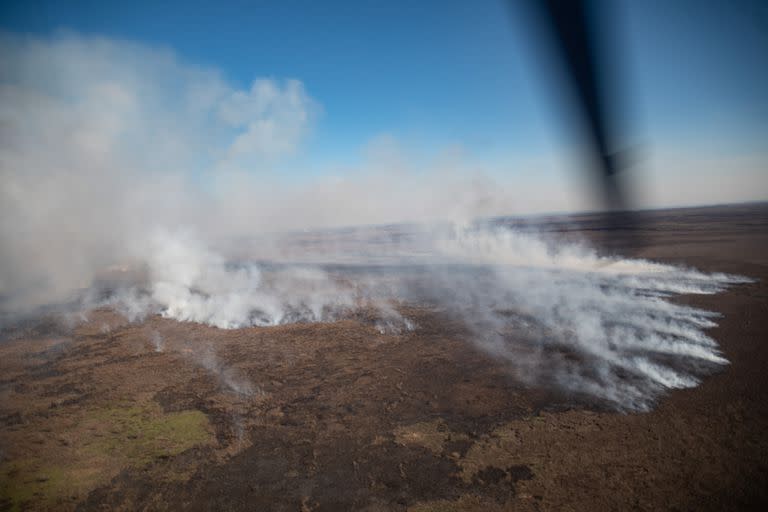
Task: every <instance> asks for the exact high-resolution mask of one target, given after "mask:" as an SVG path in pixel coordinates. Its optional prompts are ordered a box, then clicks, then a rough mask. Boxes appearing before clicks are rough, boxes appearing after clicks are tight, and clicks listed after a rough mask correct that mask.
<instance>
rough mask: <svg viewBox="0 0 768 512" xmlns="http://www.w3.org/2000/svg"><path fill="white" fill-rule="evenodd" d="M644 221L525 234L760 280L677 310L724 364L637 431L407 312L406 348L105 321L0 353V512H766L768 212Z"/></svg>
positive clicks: (413, 308) (324, 328)
mask: <svg viewBox="0 0 768 512" xmlns="http://www.w3.org/2000/svg"><path fill="white" fill-rule="evenodd" d="M635 221H636V222H635V223H633V224H631V225H630V224H628V225H626V226H625V227H624V228H622V225H621V224H620V223H613V222H612V223H609V222H607V221H606V220H605V218H604V217H601V216H599V215H583V216H578V217H572V218H567V219H566V218H547V219H537V220H536V221H535V226H532V225H531V222H528V223H521V222H519V221H518V222H517V224H518V227H520V228H521V229H527V228H532V227H535V229H536V230H537V231H540V232H544V233H547V234H548V235H551V236H557V237H564V238H573V237H578V238H586V239H589V240H590V241H591V242H592V243H593V244H594V245H595V246H597V247H598V248H599V249H600V250H601V252H604V253H608V254H612V253H616V254H622V255H628V256H630V257H632V258H643V259H648V260H652V261H659V262H663V263H669V264H673V265H682V266H686V267H695V268H696V269H699V270H702V271H706V272H725V273H730V274H735V275H742V276H746V277H749V278H751V279H754V280H755V281H754V282H750V283H743V284H738V285H736V286H732V287H729V288H728V289H727V290H725V291H723V292H721V293H717V294H713V295H679V296H676V297H675V298H674V302H675V303H677V304H681V305H688V306H693V307H696V308H701V309H703V310H708V311H713V312H717V313H719V314H721V315H722V316H721V317H719V318H717V323H718V325H717V326H715V327H711V328H709V329H708V330H707V334H708V335H709V336H711V337H712V338H713V339H714V340H716V341H717V343H718V344H719V347H720V350H721V351H722V355H723V356H724V357H725V358H726V359H727V360H728V361H729V363H730V364H728V365H724V366H722V367H719V368H718V369H717V371H715V372H714V373H711V372H710V373H711V374H708V375H706V376H705V377H703V379H702V382H701V384H700V385H698V386H697V387H693V388H691V389H679V390H671V391H669V392H666V393H663V394H662V395H660V396H659V397H658V399H657V400H656V401H655V402H654V405H655V407H654V408H653V409H652V410H650V411H649V412H628V411H626V410H625V411H617V410H616V408H615V407H611V406H610V405H609V404H606V403H605V402H604V401H601V400H596V399H593V398H591V397H590V396H589V395H584V394H580V393H574V392H572V391H568V390H565V389H563V388H562V387H560V386H555V385H548V381H547V379H546V378H541V379H539V380H537V382H536V383H531V381H530V380H527V379H521V378H519V377H520V375H519V372H520V371H521V367H520V366H519V365H514V364H511V363H510V361H508V360H505V359H503V358H498V357H493V356H492V355H491V354H490V353H489V352H488V351H487V350H481V349H480V348H479V347H478V345H477V344H476V343H471V342H469V341H468V339H469V338H470V337H471V336H472V335H473V334H472V333H471V332H469V329H468V327H467V325H466V324H465V323H462V322H459V321H457V320H456V317H455V315H452V314H450V312H449V311H446V310H444V309H441V308H438V307H433V305H432V304H428V303H423V304H420V303H418V301H415V302H414V301H410V302H407V303H403V304H401V305H400V306H399V310H400V311H399V313H400V314H401V315H402V316H403V317H405V318H407V319H408V320H409V322H412V323H413V325H414V326H415V327H414V328H413V329H412V330H407V329H405V330H396V331H382V330H381V329H378V328H377V313H376V312H375V311H369V310H366V309H365V308H362V309H359V310H356V311H355V312H353V313H351V314H348V315H345V316H342V317H340V318H339V319H337V320H335V321H330V322H323V323H294V324H286V325H277V326H269V327H247V328H239V329H219V328H215V327H211V326H208V325H203V324H200V323H194V322H179V321H177V320H173V319H170V318H163V317H161V316H159V315H151V316H149V317H147V318H145V319H144V320H141V321H134V322H129V321H128V320H127V319H126V318H125V317H124V316H122V315H120V314H119V313H118V312H116V311H114V310H112V309H110V308H99V309H96V310H93V311H90V312H89V313H88V314H87V315H86V316H84V317H83V318H82V319H80V320H78V321H76V322H70V323H66V322H63V321H62V320H61V319H59V318H57V317H54V316H49V317H46V318H43V319H38V320H28V321H27V322H26V323H24V324H22V325H19V326H16V327H14V328H7V329H6V330H5V331H4V333H3V336H4V341H2V343H0V370H1V371H0V450H1V451H0V510H277V511H283V510H284V511H302V512H305V511H334V510H368V511H378V510H412V511H440V510H447V511H461V510H478V511H494V510H636V509H639V510H746V509H755V510H762V509H764V507H765V506H766V504H767V503H768V491H767V489H768V436H767V435H766V432H768V373H767V372H766V368H768V345H766V342H765V340H767V339H768V288H767V287H766V286H767V285H766V283H767V282H768V205H765V204H758V205H743V206H729V207H712V208H697V209H680V210H663V211H654V212H644V213H642V214H640V215H639V216H638V217H637V218H636V219H635ZM499 222H502V223H504V222H511V221H499ZM340 269H341V270H340ZM333 271H334V272H337V273H341V274H343V273H344V271H343V267H339V268H335V269H333ZM410 272H413V273H416V274H418V268H415V269H411V270H410ZM507 335H508V337H510V338H511V339H513V340H515V339H518V340H520V341H521V343H522V342H524V341H525V339H526V338H527V337H535V336H546V335H547V332H545V331H541V332H538V331H537V332H534V333H533V334H532V333H531V332H522V331H521V332H516V331H512V332H510V333H507ZM548 350H554V351H566V348H564V347H563V346H555V348H549V349H548ZM547 357H548V356H546V355H545V356H544V359H538V360H545V361H546V360H549V359H547ZM559 357H561V358H562V359H578V358H579V357H583V356H582V355H579V354H576V355H572V354H568V353H565V354H560V356H559Z"/></svg>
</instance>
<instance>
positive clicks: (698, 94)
mask: <svg viewBox="0 0 768 512" xmlns="http://www.w3.org/2000/svg"><path fill="white" fill-rule="evenodd" d="M617 4H618V8H617V14H618V15H619V18H618V19H619V22H620V27H621V28H622V32H621V41H623V42H624V43H625V44H626V46H625V51H624V52H623V53H622V55H623V57H624V61H623V62H622V67H623V68H622V71H623V72H624V73H625V75H624V82H623V83H624V84H625V85H627V88H626V89H625V92H627V93H628V94H627V95H626V97H625V98H623V101H624V103H625V104H626V106H627V108H626V111H625V121H626V126H625V128H626V135H627V141H628V143H629V144H641V145H643V144H644V145H652V146H655V147H661V148H662V149H664V150H667V149H670V150H674V151H682V152H688V153H690V154H699V153H701V152H702V151H705V152H710V153H717V154H723V155H728V154H733V153H735V154H739V155H745V154H749V155H758V157H760V155H764V154H765V153H766V151H765V149H764V147H765V142H766V141H768V137H767V136H768V9H766V7H765V5H768V4H765V3H762V2H724V1H713V2H697V1H683V0H678V1H671V2H665V1H661V0H647V1H642V2H629V1H619V2H617ZM0 12H1V15H0V28H2V29H3V30H5V31H9V32H14V33H22V34H33V35H39V36H48V35H50V34H53V33H55V32H56V31H60V30H71V31H74V32H77V33H79V34H84V35H100V36H106V37H110V38H117V39H127V40H131V41H138V42H142V43H144V44H148V45H152V46H161V47H166V48H170V49H172V50H173V51H174V52H176V53H177V54H178V55H179V57H180V58H182V59H184V60H185V61H189V62H192V63H195V64H197V65H200V66H204V67H212V68H217V69H219V70H221V72H222V73H223V75H224V76H226V77H227V78H228V79H229V80H231V81H233V82H234V83H235V84H237V85H239V86H240V87H243V88H246V87H247V86H248V84H249V83H250V82H251V81H252V80H253V79H254V78H256V77H276V78H296V79H298V80H301V81H302V82H303V84H304V86H305V87H306V89H307V91H308V93H309V94H310V95H311V96H312V97H313V98H314V99H316V100H317V101H318V102H319V104H320V105H321V106H322V114H321V115H320V117H319V119H318V121H317V122H316V125H315V126H314V129H313V131H312V136H311V138H310V140H309V141H308V143H307V144H306V145H305V148H304V151H303V156H302V158H303V159H304V161H305V162H308V163H309V164H314V165H319V163H320V162H322V163H342V164H343V163H351V162H354V161H355V159H357V158H359V156H360V152H361V148H364V147H365V146H366V144H368V143H369V141H371V140H372V139H375V138H376V137H377V136H380V135H382V134H386V135H391V136H393V137H395V138H396V139H397V140H398V141H399V142H400V143H401V144H403V145H405V146H407V147H408V149H409V150H412V151H414V152H416V153H419V152H427V153H428V152H430V151H440V150H441V149H443V148H446V147H452V146H460V147H461V148H462V149H463V150H464V151H466V152H468V153H469V154H471V155H473V157H474V158H476V159H477V160H479V161H494V162H503V161H505V160H506V159H509V160H512V159H520V158H522V159H526V158H530V159H536V158H539V157H541V155H546V154H550V153H553V152H558V151H560V150H562V148H564V147H567V146H568V140H569V139H568V131H567V130H566V129H563V123H562V117H561V116H560V115H559V111H558V109H557V107H556V105H557V104H558V103H557V99H556V96H555V95H554V94H553V92H554V90H555V89H554V88H553V87H552V86H551V84H552V82H553V81H554V80H556V77H554V76H553V75H552V74H551V73H548V72H547V69H546V68H545V67H543V66H541V64H540V59H541V53H540V51H539V49H537V48H536V43H535V40H534V39H532V37H531V36H532V32H531V31H530V27H529V26H528V25H529V24H528V21H527V19H526V18H525V17H523V16H522V12H521V10H520V9H518V8H510V7H509V5H508V4H506V3H503V2H496V1H490V0H489V1H477V2H466V1H445V0H443V1H434V2H433V1H422V2H408V1H402V2H401V1H394V0H390V1H354V2H352V1H349V2H338V1H337V2H333V1H325V2H312V1H290V0H284V1H276V2H245V1H232V2H225V1H220V2H203V1H197V0H186V1H166V2H156V1H154V2H145V1H132V2H106V1H68V2H56V1H50V2H49V1H36V0H28V1H24V2H7V1H6V2H4V3H3V6H2V11H0ZM679 172H683V173H684V172H694V171H693V170H691V169H687V170H680V171H679ZM729 172H733V173H736V177H737V178H738V172H740V171H739V170H738V169H731V170H730V171H729ZM751 172H754V171H751Z"/></svg>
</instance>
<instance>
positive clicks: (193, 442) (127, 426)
mask: <svg viewBox="0 0 768 512" xmlns="http://www.w3.org/2000/svg"><path fill="white" fill-rule="evenodd" d="M59 436H60V438H63V439H66V440H67V442H66V443H58V444H54V443H49V444H47V445H46V447H45V449H44V450H41V451H42V452H43V453H40V454H35V455H34V456H30V457H29V458H27V459H21V460H18V459H17V460H11V461H8V462H5V463H3V464H2V465H0V509H2V510H11V511H17V510H22V509H25V508H27V507H26V506H27V505H29V506H30V507H31V508H59V507H60V506H62V505H65V504H67V505H69V507H65V508H71V507H72V505H73V504H74V503H75V502H76V501H78V500H79V499H81V498H82V497H84V496H85V495H87V493H88V492H90V491H91V490H93V489H94V488H96V487H98V486H99V485H103V484H106V483H107V482H109V481H110V480H111V479H112V478H114V477H115V476H116V475H117V474H119V473H120V472H121V471H123V470H125V469H129V468H141V467H144V466H147V465H149V464H150V463H152V462H155V461H163V460H164V459H168V458H170V457H173V456H174V455H178V454H180V453H182V452H184V451H186V450H188V449H190V448H192V447H194V446H198V445H202V444H207V443H211V442H212V435H211V429H210V425H209V422H208V418H207V417H206V416H205V414H203V413H202V412H200V411H197V410H188V411H181V412H174V413H168V414H166V413H163V412H162V410H161V409H160V407H159V406H158V405H157V404H155V403H154V402H152V403H140V404H137V403H130V404H125V405H122V404H117V405H110V406H107V407H101V408H97V409H91V410H89V411H86V412H85V414H84V415H83V417H82V419H81V421H80V422H79V423H78V424H77V425H76V426H74V427H72V428H70V429H68V430H67V431H66V432H60V433H59ZM169 469H171V468H169V467H168V465H167V464H166V465H164V467H163V471H162V475H158V476H162V477H163V478H174V476H175V475H174V474H173V471H170V472H169ZM187 469H189V468H187Z"/></svg>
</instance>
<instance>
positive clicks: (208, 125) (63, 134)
mask: <svg viewBox="0 0 768 512" xmlns="http://www.w3.org/2000/svg"><path fill="white" fill-rule="evenodd" d="M0 53H1V54H2V55H3V60H2V62H1V63H0V129H1V130H2V136H1V137H0V312H3V313H5V314H15V313H23V312H27V311H30V310H33V309H34V308H35V307H38V306H40V305H44V304H51V303H60V302H66V301H68V300H71V299H72V298H74V297H78V296H79V295H78V294H82V293H83V290H86V289H89V290H91V292H90V294H89V295H87V297H88V299H89V300H90V301H91V302H90V303H91V304H101V303H104V302H107V303H109V304H112V305H113V306H115V307H116V308H117V309H119V310H120V311H122V312H124V313H125V314H126V316H128V317H129V318H132V319H140V318H142V317H143V316H145V315H147V314H153V313H158V314H162V315H163V316H166V317H168V318H173V319H177V320H180V321H191V322H201V323H205V324H209V325H212V326H216V327H219V328H227V329H228V328H241V327H249V326H271V325H278V324H284V323H291V322H320V321H332V320H334V319H337V318H340V317H343V316H345V315H349V314H354V312H355V311H356V310H358V309H360V308H366V309H369V310H372V311H374V312H375V315H374V316H375V319H376V320H375V321H376V327H378V328H379V329H380V330H381V331H382V332H408V331H410V330H413V329H416V332H418V326H417V325H416V326H414V325H413V324H412V322H411V320H409V319H408V318H404V317H403V316H401V315H400V313H399V312H398V311H399V310H400V309H399V307H400V306H401V305H402V304H406V303H413V304H417V305H419V306H426V307H436V308H440V309H442V310H445V311H448V312H450V314H451V315H452V316H453V317H454V318H456V319H458V320H461V321H462V322H463V324H464V325H466V327H467V332H468V333H469V335H468V336H469V338H470V339H471V340H472V341H473V342H475V343H477V345H478V346H479V347H481V348H483V349H484V350H487V351H489V352H490V353H492V354H495V355H497V356H499V357H501V358H503V359H504V360H505V361H506V362H507V363H508V364H509V365H510V367H511V369H512V370H513V371H514V372H515V374H516V375H517V376H518V377H519V378H521V379H523V380H525V381H528V382H531V383H543V384H546V385H556V386H559V387H561V388H563V389H566V390H569V391H573V392H574V393H577V394H584V395H586V396H591V397H598V398H600V399H601V400H604V401H606V402H608V403H610V404H613V405H614V406H616V407H618V408H622V409H627V410H643V409H647V408H648V407H650V406H651V405H652V403H653V401H654V399H655V398H656V397H657V396H658V395H659V394H660V393H661V392H663V391H664V390H666V389H671V388H680V387H690V386H694V385H696V383H697V382H698V379H699V378H700V377H701V376H702V375H705V374H706V373H708V372H711V371H712V370H714V369H716V368H717V367H719V366H721V365H723V364H725V363H726V361H725V359H724V358H723V356H722V355H721V354H720V353H719V351H718V349H717V345H716V343H715V341H714V340H712V339H711V338H710V337H708V336H707V335H706V333H705V330H706V329H707V328H710V327H712V326H714V325H715V323H714V319H715V316H716V315H714V314H712V313H708V312H705V311H700V310H697V309H694V308H690V307H685V306H681V305H678V304H675V303H674V302H672V301H671V300H670V299H671V297H672V295H674V294H682V293H694V294H695V293H716V292H718V291H721V290H722V289H723V288H725V287H726V286H728V285H731V284H736V283H738V282H741V280H740V278H736V277H733V276H727V275H723V274H714V275H709V274H702V273H699V272H696V271H693V270H687V269H680V268H675V267H671V266H668V265H661V264H656V263H652V262H647V261H641V260H625V259H619V258H605V257H599V256H598V255H596V253H595V252H594V251H590V250H588V249H585V248H584V247H581V246H577V245H571V244H563V243H556V242H552V241H547V240H544V239H542V238H540V237H538V236H535V235H532V234H530V233H525V232H520V231H515V230H511V229H508V228H504V227H499V226H492V225H455V226H445V225H438V226H435V225H430V226H427V225H426V224H422V225H421V226H420V227H414V226H411V227H408V228H406V227H389V228H380V229H374V228H365V229H362V228H361V229H357V230H344V231H326V232H318V231H312V230H310V229H308V228H316V227H319V226H329V225H353V224H358V225H359V224H366V223H372V222H392V221H400V220H406V219H411V220H414V221H426V220H434V219H436V218H440V217H450V218H459V219H468V218H474V217H478V216H482V215H488V214H491V213H502V212H503V208H508V206H509V205H510V204H513V201H512V199H511V198H512V197H514V196H513V195H510V194H509V193H508V192H509V191H508V190H505V189H504V188H503V187H498V186H494V185H493V184H492V183H491V182H490V181H488V180H487V179H486V178H483V177H482V176H481V175H478V174H476V173H474V174H473V173H469V174H468V173H467V172H466V169H462V165H461V164H460V163H458V164H457V163H456V160H460V159H458V158H457V159H454V161H452V162H450V163H449V164H447V165H445V166H442V165H439V166H438V168H437V170H427V171H422V172H419V173H413V174H412V173H408V172H406V171H408V170H409V166H408V165H404V164H403V163H402V162H390V161H389V160H387V159H386V158H374V160H375V161H374V162H373V164H372V165H371V168H370V169H364V170H362V171H360V175H359V176H356V177H354V178H349V177H346V178H343V179H339V178H338V177H337V178H333V179H330V178H327V179H325V178H318V179H311V180H310V179H307V180H299V179H297V178H296V177H295V176H294V177H293V178H282V177H280V176H279V175H278V174H276V173H277V172H278V169H283V170H285V168H286V165H287V164H286V163H285V162H286V160H280V159H281V158H286V157H290V156H291V155H292V154H295V153H296V152H297V150H298V148H299V147H300V144H301V141H302V140H303V139H304V137H305V136H306V135H307V133H308V132H309V130H310V128H311V126H312V121H313V119H314V118H315V116H316V115H317V114H318V113H319V111H320V108H319V106H318V104H317V102H315V101H314V100H313V99H312V98H311V97H310V96H309V95H308V93H307V92H306V91H305V90H304V87H303V85H302V84H301V83H300V82H298V81H296V80H286V81H279V80H273V79H257V80H255V81H254V82H253V83H252V84H251V85H250V86H249V87H247V88H241V87H237V86H233V85H231V84H229V83H228V82H226V80H224V79H223V78H222V77H221V76H220V75H219V74H218V73H216V72H215V71H211V70H205V69H198V68H194V67H192V66H189V65H186V64H184V63H182V62H180V61H178V59H176V58H175V57H174V56H173V55H172V54H171V53H169V52H164V51H157V50H154V49H151V48H147V47H144V46H140V45H134V44H131V43H126V42H116V41H111V40H105V39H92V38H90V39H85V38H81V37H78V36H73V35H64V36H60V37H57V38H55V39H53V40H45V41H44V40H38V39H20V38H18V37H15V36H8V35H3V36H0ZM288 162H290V160H288ZM444 167H447V168H449V170H448V171H446V170H444ZM285 230H298V232H293V233H292V234H290V235H285V236H283V235H281V236H278V235H275V232H278V231H285ZM105 269H107V270H105ZM118 269H119V271H118ZM94 283H96V284H97V285H94ZM98 283H102V285H100V286H99V285H98ZM103 283H107V284H106V285H105V284H103ZM153 343H154V346H155V349H156V350H158V351H162V350H163V342H162V339H161V338H159V337H158V338H157V339H156V340H153ZM211 353H212V354H213V353H215V352H211ZM201 360H202V361H203V364H204V365H205V366H206V367H207V368H209V369H210V370H211V371H215V372H217V373H222V371H223V370H222V368H220V367H219V366H220V365H219V364H218V362H217V361H216V360H215V358H213V357H208V358H206V357H205V356H203V357H202V359H201ZM228 378H229V383H228V384H227V385H228V386H229V387H232V388H233V389H235V388H237V389H239V390H241V391H242V392H243V393H245V394H248V393H249V392H251V391H249V390H250V388H248V385H247V383H242V382H240V381H241V379H240V377H239V376H234V375H229V377H228Z"/></svg>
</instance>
